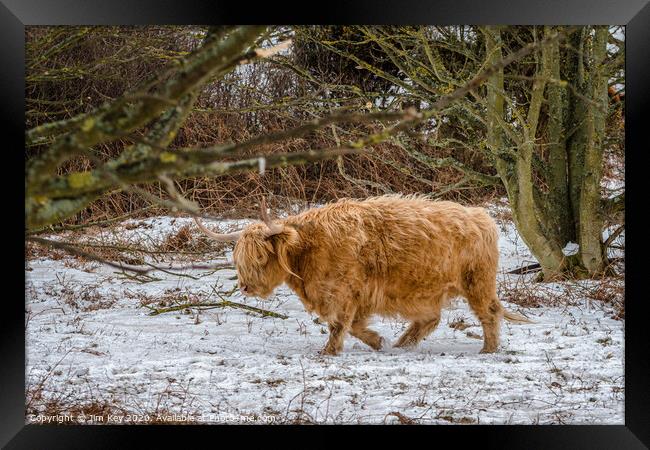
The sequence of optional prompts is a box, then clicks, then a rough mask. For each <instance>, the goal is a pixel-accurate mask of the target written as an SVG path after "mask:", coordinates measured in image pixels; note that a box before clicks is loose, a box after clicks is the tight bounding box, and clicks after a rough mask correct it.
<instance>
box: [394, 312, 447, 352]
mask: <svg viewBox="0 0 650 450" xmlns="http://www.w3.org/2000/svg"><path fill="white" fill-rule="evenodd" d="M439 323H440V311H438V312H437V313H436V314H435V315H434V316H433V317H430V318H428V319H426V320H415V321H413V322H412V323H411V325H410V326H409V327H408V328H407V329H406V331H405V332H404V334H402V336H400V338H399V339H398V340H397V342H396V343H395V345H394V346H393V347H415V346H416V345H418V344H419V343H420V341H421V340H422V339H424V338H425V337H427V336H428V335H429V334H431V333H432V332H433V330H435V329H436V327H437V326H438V324H439Z"/></svg>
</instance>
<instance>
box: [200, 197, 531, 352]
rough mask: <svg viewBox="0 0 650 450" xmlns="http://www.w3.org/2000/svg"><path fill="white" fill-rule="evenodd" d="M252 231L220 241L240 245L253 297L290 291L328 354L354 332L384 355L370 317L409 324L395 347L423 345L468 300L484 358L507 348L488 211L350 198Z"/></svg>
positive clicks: (244, 285) (240, 262)
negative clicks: (502, 342) (447, 310)
mask: <svg viewBox="0 0 650 450" xmlns="http://www.w3.org/2000/svg"><path fill="white" fill-rule="evenodd" d="M262 219H263V223H255V224H252V225H249V226H248V227H246V228H245V229H244V230H243V231H240V232H235V233H230V234H217V233H214V232H213V231H210V230H209V229H207V228H206V227H205V226H203V225H202V224H201V222H200V221H199V220H198V219H197V220H196V222H197V224H198V225H199V227H200V228H201V230H202V231H203V232H204V233H206V234H208V235H209V236H211V237H213V238H215V239H218V240H220V241H232V240H236V241H237V243H236V244H235V248H234V252H233V258H234V262H235V267H236V269H237V274H238V278H239V287H240V290H241V292H242V293H243V294H244V295H246V296H259V297H262V298H267V297H268V296H269V295H270V294H271V293H272V292H273V290H274V289H275V288H276V287H278V286H279V285H281V284H282V283H286V284H287V285H288V286H289V287H290V288H291V289H292V290H293V291H294V292H295V293H296V294H297V295H298V297H300V300H301V301H302V303H303V304H304V306H305V308H306V310H307V311H308V312H314V313H316V314H317V315H318V316H319V317H320V319H321V320H322V321H324V322H327V323H328V326H329V331H330V334H329V340H328V341H327V344H326V345H325V348H324V349H323V350H322V353H324V354H328V355H336V354H338V353H339V352H340V351H341V349H342V348H343V339H344V337H345V335H346V333H350V334H351V335H352V336H354V337H356V338H358V339H360V340H361V341H362V342H364V343H365V344H367V345H369V346H370V347H372V348H373V349H375V350H379V349H380V348H382V346H383V338H382V337H381V336H380V335H379V334H378V333H377V332H375V331H373V330H371V329H369V328H368V327H367V323H368V319H369V318H370V316H371V315H373V314H377V315H380V316H388V317H398V316H399V317H402V318H404V319H406V320H408V321H410V322H411V323H410V326H409V327H408V328H407V329H406V331H405V332H404V334H402V336H401V337H400V338H399V339H398V341H397V342H396V343H395V347H408V346H415V345H417V344H418V343H419V342H420V341H421V340H422V339H424V338H425V337H426V336H427V335H429V334H430V333H431V332H432V331H433V330H434V329H435V328H436V326H437V325H438V323H439V322H440V312H441V308H442V307H444V306H445V304H446V303H447V302H448V300H450V299H452V298H453V297H456V296H463V297H465V298H466V299H467V301H468V303H469V306H470V308H471V309H472V311H473V312H474V313H475V314H476V316H477V317H478V319H479V320H480V322H481V325H482V327H483V339H484V342H483V349H482V350H481V352H482V353H491V352H495V351H496V350H497V348H498V346H499V327H500V323H501V320H502V318H505V319H507V320H509V321H512V322H528V320H527V319H526V318H525V317H522V316H519V315H517V314H514V313H511V312H508V311H506V310H505V309H504V308H503V307H502V305H501V303H500V301H499V299H498V297H497V290H496V274H497V264H498V258H499V251H498V247H497V240H498V233H497V228H496V225H495V223H494V221H493V220H492V219H491V218H490V216H489V215H488V214H487V212H486V211H485V210H484V209H483V208H471V207H465V206H462V205H459V204H457V203H453V202H448V201H432V200H428V199H426V198H423V197H420V196H400V195H387V196H381V197H373V198H368V199H366V200H350V199H344V200H339V201H338V202H335V203H331V204H328V205H326V206H323V207H321V208H314V209H310V210H308V211H305V212H303V213H300V214H297V215H293V216H289V217H287V218H284V219H277V220H273V221H272V220H270V219H269V217H268V215H267V211H266V206H265V204H264V203H263V207H262Z"/></svg>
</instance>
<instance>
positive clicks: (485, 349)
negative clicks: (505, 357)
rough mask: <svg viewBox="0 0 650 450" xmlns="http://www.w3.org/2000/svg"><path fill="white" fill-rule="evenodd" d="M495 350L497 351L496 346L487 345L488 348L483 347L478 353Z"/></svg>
mask: <svg viewBox="0 0 650 450" xmlns="http://www.w3.org/2000/svg"><path fill="white" fill-rule="evenodd" d="M496 352H497V347H494V348H492V347H489V348H486V347H483V348H482V349H481V351H480V352H479V353H496Z"/></svg>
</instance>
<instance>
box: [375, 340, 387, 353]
mask: <svg viewBox="0 0 650 450" xmlns="http://www.w3.org/2000/svg"><path fill="white" fill-rule="evenodd" d="M371 347H372V348H373V349H374V350H377V351H379V350H384V349H385V348H386V347H388V342H387V341H386V339H384V338H383V337H381V338H379V340H378V341H377V342H376V343H375V345H372V346H371Z"/></svg>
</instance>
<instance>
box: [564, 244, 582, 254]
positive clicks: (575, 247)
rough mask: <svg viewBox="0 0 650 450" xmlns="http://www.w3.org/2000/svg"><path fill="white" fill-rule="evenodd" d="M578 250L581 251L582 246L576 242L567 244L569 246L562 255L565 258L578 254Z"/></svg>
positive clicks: (565, 247) (566, 246)
mask: <svg viewBox="0 0 650 450" xmlns="http://www.w3.org/2000/svg"><path fill="white" fill-rule="evenodd" d="M578 250H580V246H579V245H578V244H576V243H575V242H567V244H566V245H565V246H564V248H563V249H562V253H563V254H564V256H571V255H575V254H577V253H578Z"/></svg>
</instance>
